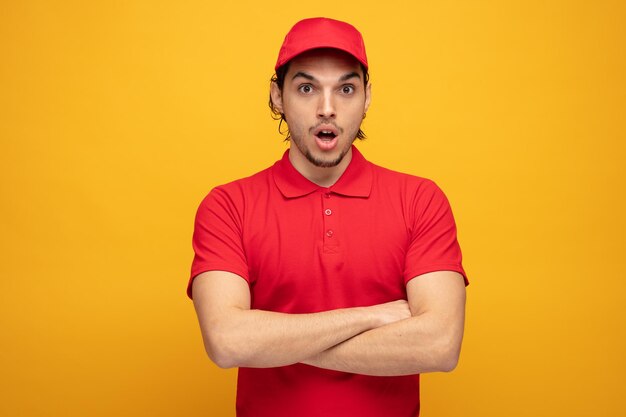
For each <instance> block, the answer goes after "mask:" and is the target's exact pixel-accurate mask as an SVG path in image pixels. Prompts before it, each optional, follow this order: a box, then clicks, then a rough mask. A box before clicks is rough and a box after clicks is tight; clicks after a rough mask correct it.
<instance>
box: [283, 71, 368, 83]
mask: <svg viewBox="0 0 626 417" xmlns="http://www.w3.org/2000/svg"><path fill="white" fill-rule="evenodd" d="M298 77H302V78H306V79H307V80H309V81H315V77H314V76H312V75H311V74H307V73H306V72H303V71H298V72H296V73H295V74H294V75H293V77H291V79H292V80H295V79H296V78H298ZM351 78H359V79H360V78H361V76H360V75H359V73H358V72H349V73H347V74H344V75H342V76H341V77H339V81H340V82H343V81H347V80H349V79H351Z"/></svg>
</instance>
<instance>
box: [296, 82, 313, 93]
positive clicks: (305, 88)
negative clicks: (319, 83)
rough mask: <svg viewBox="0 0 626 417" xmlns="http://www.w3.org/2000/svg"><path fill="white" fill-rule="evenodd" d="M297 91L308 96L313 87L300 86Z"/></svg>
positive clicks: (308, 85) (307, 85) (309, 85)
mask: <svg viewBox="0 0 626 417" xmlns="http://www.w3.org/2000/svg"><path fill="white" fill-rule="evenodd" d="M298 91H300V92H301V93H304V94H309V93H311V92H312V91H313V87H312V86H311V84H302V85H301V86H300V87H298Z"/></svg>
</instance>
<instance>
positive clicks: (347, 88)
mask: <svg viewBox="0 0 626 417" xmlns="http://www.w3.org/2000/svg"><path fill="white" fill-rule="evenodd" d="M341 92H342V93H344V94H352V93H354V86H353V85H344V86H343V87H341Z"/></svg>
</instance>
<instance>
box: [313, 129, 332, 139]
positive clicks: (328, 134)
mask: <svg viewBox="0 0 626 417" xmlns="http://www.w3.org/2000/svg"><path fill="white" fill-rule="evenodd" d="M315 136H317V138H318V139H320V140H324V141H331V140H333V139H335V138H336V137H337V134H335V132H333V131H332V130H320V131H319V132H317V134H316V135H315Z"/></svg>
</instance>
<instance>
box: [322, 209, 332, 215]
mask: <svg viewBox="0 0 626 417" xmlns="http://www.w3.org/2000/svg"><path fill="white" fill-rule="evenodd" d="M324 214H325V215H327V216H330V215H331V214H333V211H332V210H331V209H326V210H324Z"/></svg>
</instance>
